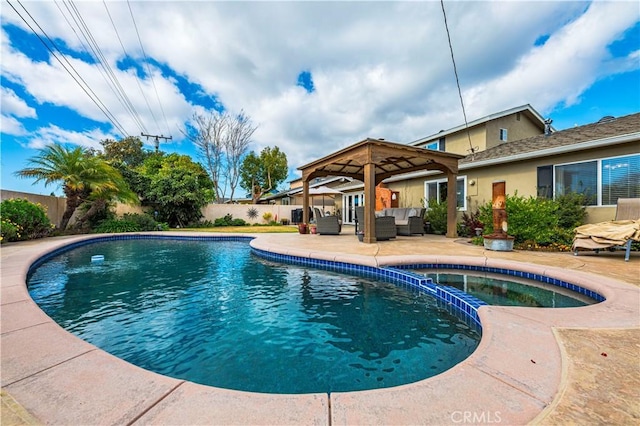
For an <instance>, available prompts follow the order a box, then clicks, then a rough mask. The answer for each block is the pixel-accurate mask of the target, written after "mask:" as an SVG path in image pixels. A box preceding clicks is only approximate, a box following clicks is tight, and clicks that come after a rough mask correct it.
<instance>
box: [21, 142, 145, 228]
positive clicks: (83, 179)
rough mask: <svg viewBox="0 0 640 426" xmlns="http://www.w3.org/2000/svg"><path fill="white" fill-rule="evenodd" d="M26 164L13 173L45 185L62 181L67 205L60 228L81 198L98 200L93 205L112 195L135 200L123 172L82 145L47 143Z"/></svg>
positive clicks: (80, 201) (63, 226) (81, 201)
mask: <svg viewBox="0 0 640 426" xmlns="http://www.w3.org/2000/svg"><path fill="white" fill-rule="evenodd" d="M29 164H30V165H31V166H32V167H27V168H25V169H22V170H19V171H17V172H16V173H15V174H16V175H17V176H19V177H23V178H35V179H36V180H35V182H34V183H38V182H41V181H44V184H45V186H47V185H49V184H51V183H54V182H61V183H62V191H63V192H64V195H65V197H66V198H67V205H66V209H65V211H64V214H63V215H62V221H61V223H60V229H63V230H64V229H66V228H67V225H68V224H69V220H70V219H71V216H72V215H73V213H74V212H75V211H76V209H77V208H78V207H79V206H80V205H81V204H82V203H83V202H84V201H87V200H89V201H97V202H98V204H97V205H96V208H98V207H99V205H100V203H101V202H103V201H104V202H105V205H106V200H108V199H111V198H121V199H123V200H126V201H132V202H133V201H134V198H135V201H137V198H136V197H135V194H133V193H132V192H131V190H130V189H129V188H128V186H127V185H126V183H125V182H124V179H123V178H122V175H120V173H119V172H118V171H117V170H116V169H115V168H113V167H112V166H111V165H109V163H107V162H106V161H105V160H103V159H101V158H99V157H96V156H94V155H91V154H90V153H89V152H88V151H87V150H86V149H84V148H81V147H76V148H73V149H71V148H66V147H64V146H62V145H59V144H52V145H48V146H46V147H44V148H43V149H42V150H41V151H40V153H39V154H38V155H37V156H35V157H32V158H30V159H29ZM92 207H93V206H92ZM85 216H86V215H85ZM87 219H88V218H86V219H85V220H87Z"/></svg>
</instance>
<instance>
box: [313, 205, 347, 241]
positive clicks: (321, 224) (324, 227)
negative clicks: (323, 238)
mask: <svg viewBox="0 0 640 426" xmlns="http://www.w3.org/2000/svg"><path fill="white" fill-rule="evenodd" d="M313 210H314V212H315V213H314V216H315V219H316V229H317V232H318V234H320V235H338V234H340V230H341V226H340V219H338V216H329V215H327V216H325V215H324V213H323V212H322V211H321V210H320V209H318V208H315V207H314V209H313Z"/></svg>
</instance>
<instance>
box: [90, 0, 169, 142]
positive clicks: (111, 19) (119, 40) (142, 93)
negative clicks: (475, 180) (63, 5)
mask: <svg viewBox="0 0 640 426" xmlns="http://www.w3.org/2000/svg"><path fill="white" fill-rule="evenodd" d="M102 3H103V4H104V8H105V9H106V11H107V15H108V16H109V20H110V21H111V25H112V26H113V30H114V31H115V33H116V37H118V42H119V43H120V46H121V47H122V51H123V52H124V55H125V57H127V58H130V57H131V56H130V55H129V54H128V53H127V49H125V47H124V43H122V39H121V38H120V33H119V32H118V28H117V27H116V24H115V22H113V18H112V17H111V13H110V12H109V7H108V6H107V2H106V1H105V0H102ZM135 75H136V83H137V84H138V89H140V95H142V99H144V102H145V104H147V109H148V110H149V113H151V116H152V117H153V111H152V110H151V105H150V104H149V100H148V99H147V97H146V96H145V94H144V90H142V84H140V77H139V76H138V72H137V71H136V73H135ZM154 120H155V117H154ZM156 125H157V123H156ZM144 131H145V132H146V131H147V130H146V129H144Z"/></svg>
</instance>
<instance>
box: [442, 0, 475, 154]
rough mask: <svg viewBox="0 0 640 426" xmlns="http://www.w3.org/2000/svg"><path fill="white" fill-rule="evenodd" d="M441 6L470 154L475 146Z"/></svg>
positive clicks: (445, 13)
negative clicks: (472, 141)
mask: <svg viewBox="0 0 640 426" xmlns="http://www.w3.org/2000/svg"><path fill="white" fill-rule="evenodd" d="M440 5H441V6H442V15H443V16H444V28H445V29H446V30H447V40H449V51H450V52H451V62H453V73H454V74H455V76H456V86H458V96H459V97H460V105H461V106H462V115H463V116H464V127H465V129H466V130H467V138H468V139H469V151H471V155H473V154H474V153H475V151H476V150H475V148H474V147H473V144H472V143H471V133H470V132H469V123H467V111H466V110H465V108H464V101H463V100H462V90H460V80H459V79H458V68H457V67H456V60H455V58H454V56H453V45H452V44H451V35H450V34H449V25H448V24H447V12H445V10H444V0H440Z"/></svg>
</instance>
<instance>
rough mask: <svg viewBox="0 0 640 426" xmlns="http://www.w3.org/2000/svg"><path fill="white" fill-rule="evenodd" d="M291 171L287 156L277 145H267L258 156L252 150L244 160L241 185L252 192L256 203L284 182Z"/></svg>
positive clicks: (253, 200)
mask: <svg viewBox="0 0 640 426" xmlns="http://www.w3.org/2000/svg"><path fill="white" fill-rule="evenodd" d="M288 173H289V170H288V166H287V156H286V154H285V153H284V152H281V151H280V148H278V147H277V146H276V147H274V148H270V147H266V148H264V149H263V150H262V151H261V152H260V156H259V157H258V156H257V155H256V154H255V153H254V152H250V153H249V154H248V155H247V156H246V157H245V158H244V161H243V162H242V168H241V171H240V186H241V187H242V188H244V189H245V190H247V191H249V193H251V199H252V202H253V203H254V204H257V202H258V200H259V199H260V198H262V196H263V195H264V194H266V193H267V192H269V191H271V190H272V189H274V188H277V186H278V185H279V184H280V183H282V182H283V181H284V180H285V179H286V178H287V175H288Z"/></svg>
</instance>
